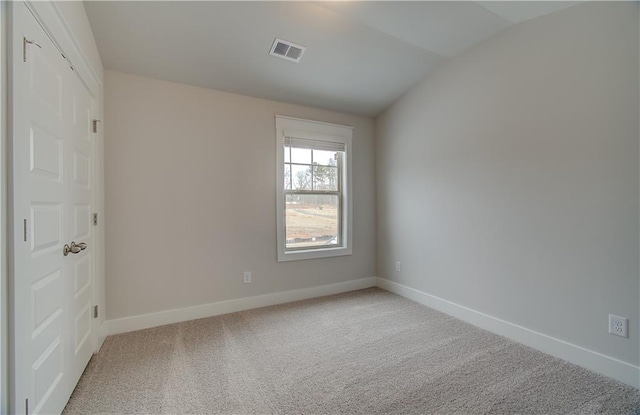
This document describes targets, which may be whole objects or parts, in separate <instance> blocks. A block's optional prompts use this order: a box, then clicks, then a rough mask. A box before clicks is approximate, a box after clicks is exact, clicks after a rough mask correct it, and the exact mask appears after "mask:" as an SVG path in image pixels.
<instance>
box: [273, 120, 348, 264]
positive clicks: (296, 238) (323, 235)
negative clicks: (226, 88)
mask: <svg viewBox="0 0 640 415" xmlns="http://www.w3.org/2000/svg"><path fill="white" fill-rule="evenodd" d="M352 135H353V128H351V127H345V126H342V125H335V124H326V123H321V122H317V121H307V120H300V119H296V118H289V117H283V116H279V115H278V116H276V137H277V139H276V142H277V147H276V151H277V158H276V161H277V169H276V171H277V184H278V188H277V209H276V210H277V214H278V217H277V225H278V230H277V239H278V261H291V260H298V259H312V258H325V257H331V256H339V255H350V254H351V244H352V236H351V233H352V232H351V229H352V224H351V211H352V210H351V137H352Z"/></svg>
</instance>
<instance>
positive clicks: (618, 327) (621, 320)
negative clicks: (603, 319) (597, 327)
mask: <svg viewBox="0 0 640 415" xmlns="http://www.w3.org/2000/svg"><path fill="white" fill-rule="evenodd" d="M628 327H629V319H628V318H625V317H620V316H616V315H613V314H609V333H611V334H613V335H616V336H620V337H629V334H628V333H627V329H628Z"/></svg>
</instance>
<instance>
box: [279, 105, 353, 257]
mask: <svg viewBox="0 0 640 415" xmlns="http://www.w3.org/2000/svg"><path fill="white" fill-rule="evenodd" d="M275 121H276V216H277V220H276V225H277V232H276V239H277V251H278V262H284V261H297V260H305V259H315V258H329V257H337V256H344V255H351V254H352V245H353V220H352V217H353V214H352V212H353V203H352V187H351V182H352V179H351V176H352V174H351V171H352V157H351V153H352V150H351V149H352V138H353V127H349V126H344V125H338V124H330V123H324V122H320V121H311V120H304V119H300V118H293V117H287V116H283V115H276V116H275ZM286 137H293V138H301V139H307V140H318V141H328V142H334V143H342V144H344V147H345V150H344V154H343V157H342V161H341V163H340V164H341V166H340V168H339V169H338V172H339V174H338V176H339V177H338V187H339V189H340V193H341V197H339V206H340V208H339V209H340V211H339V232H340V240H341V242H342V245H341V246H330V247H327V248H324V247H310V248H296V249H294V250H291V249H290V250H287V249H286V218H285V214H286V208H285V205H286V196H287V195H288V194H292V192H290V191H287V190H285V188H284V164H285V161H284V145H285V138H286ZM291 190H293V189H291ZM300 193H301V194H302V193H305V192H304V191H302V192H300ZM311 193H312V194H317V193H321V192H315V191H314V192H311ZM331 193H333V192H331ZM294 194H297V193H294Z"/></svg>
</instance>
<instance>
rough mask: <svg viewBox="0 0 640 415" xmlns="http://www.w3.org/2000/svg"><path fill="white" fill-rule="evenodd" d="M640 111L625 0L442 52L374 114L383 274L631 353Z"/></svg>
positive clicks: (634, 18)
mask: <svg viewBox="0 0 640 415" xmlns="http://www.w3.org/2000/svg"><path fill="white" fill-rule="evenodd" d="M638 111H639V106H638V5H637V3H635V2H632V3H606V2H605V3H587V4H582V5H578V6H574V7H571V8H569V9H567V10H564V11H561V12H559V13H555V14H551V15H548V16H544V17H541V18H538V19H534V20H531V21H528V22H526V23H523V24H521V25H517V26H514V27H512V28H510V29H508V30H506V31H504V32H503V33H501V34H499V35H497V36H495V37H493V38H490V39H489V40H487V41H484V42H482V43H481V44H479V45H477V46H476V47H474V48H472V49H470V50H468V51H466V52H464V53H462V54H461V55H459V56H458V57H456V58H454V59H451V60H449V61H447V62H446V63H444V64H442V65H441V66H440V67H439V68H438V69H436V70H435V71H434V72H433V73H432V74H431V75H429V76H428V77H427V78H426V79H424V80H423V81H422V82H421V83H420V84H419V85H418V86H416V87H415V88H414V89H412V90H411V91H410V92H409V93H408V94H407V95H406V96H404V97H403V98H402V99H400V100H399V101H398V102H396V103H395V104H394V105H393V106H392V107H391V108H390V109H389V110H387V111H386V112H385V113H384V114H383V115H382V116H380V117H379V118H378V120H377V124H376V128H377V131H376V135H377V150H376V154H377V186H378V204H377V208H378V273H379V276H380V277H383V278H387V279H391V280H393V281H396V282H399V283H401V284H404V285H407V286H409V287H412V288H415V289H418V290H421V291H424V292H427V293H430V294H432V295H435V296H438V297H441V298H444V299H446V300H449V301H452V302H455V303H458V304H461V305H463V306H466V307H469V308H472V309H474V310H478V311H481V312H483V313H486V314H489V315H492V316H495V317H498V318H501V319H504V320H507V321H509V322H513V323H516V324H519V325H521V326H524V327H526V328H529V329H532V330H536V331H539V332H542V333H545V334H548V335H551V336H554V337H556V338H559V339H563V340H566V341H569V342H571V343H574V344H577V345H580V346H582V347H585V348H587V349H590V350H594V351H597V352H601V353H604V354H606V355H609V356H612V357H615V358H618V359H621V360H623V361H625V362H629V363H632V364H635V365H637V364H638V362H639V360H640V359H639V356H638V353H639V350H640V345H639V341H638V338H639V336H638V329H639V327H640V326H639V323H638V321H639V320H638V318H639V315H640V311H639V308H638V303H639V300H638V293H639V287H638V285H639V284H638V281H639V265H638V252H639V236H638V232H639V229H638V228H639V218H638V212H639V203H638V197H639V194H638V193H639V170H638V168H639V163H638V154H639V148H638V141H639V138H638V137H639V128H638ZM397 260H399V261H401V262H402V272H400V273H398V272H395V268H394V263H395V261H397ZM609 313H613V314H617V315H621V316H626V317H628V318H629V319H630V329H629V331H630V338H629V339H623V338H620V337H615V336H612V335H610V334H608V333H607V315H608V314H609Z"/></svg>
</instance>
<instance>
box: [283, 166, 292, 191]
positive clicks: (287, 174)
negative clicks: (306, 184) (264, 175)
mask: <svg viewBox="0 0 640 415" xmlns="http://www.w3.org/2000/svg"><path fill="white" fill-rule="evenodd" d="M284 188H285V190H291V164H285V165H284Z"/></svg>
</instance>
